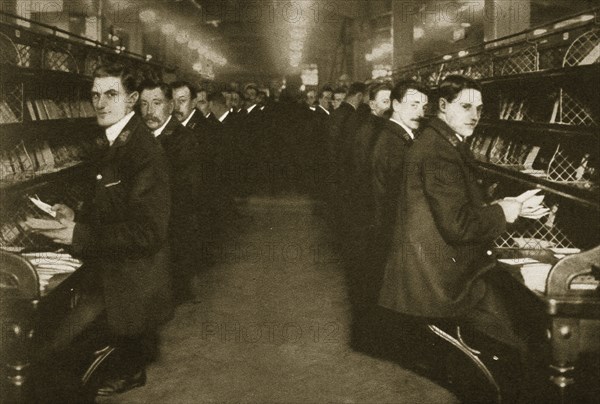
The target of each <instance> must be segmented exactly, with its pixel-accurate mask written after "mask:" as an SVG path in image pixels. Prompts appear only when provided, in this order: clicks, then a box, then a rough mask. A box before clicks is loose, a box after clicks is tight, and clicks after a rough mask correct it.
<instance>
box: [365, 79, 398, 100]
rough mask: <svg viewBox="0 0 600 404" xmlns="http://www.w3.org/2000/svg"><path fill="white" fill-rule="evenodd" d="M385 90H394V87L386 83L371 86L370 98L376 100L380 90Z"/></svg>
mask: <svg viewBox="0 0 600 404" xmlns="http://www.w3.org/2000/svg"><path fill="white" fill-rule="evenodd" d="M384 90H388V91H392V88H391V87H390V86H389V85H387V84H385V83H382V84H376V85H374V86H371V88H370V89H369V100H374V99H375V97H377V94H378V93H379V92H380V91H384Z"/></svg>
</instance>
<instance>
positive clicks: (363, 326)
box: [349, 81, 427, 350]
mask: <svg viewBox="0 0 600 404" xmlns="http://www.w3.org/2000/svg"><path fill="white" fill-rule="evenodd" d="M372 91H373V100H372V102H371V106H372V110H373V111H374V114H371V116H370V117H369V118H367V123H366V124H365V125H363V126H362V127H361V129H360V130H359V132H358V134H357V136H355V137H354V139H355V142H360V143H359V144H358V145H355V146H354V149H355V150H353V152H354V153H353V157H354V156H356V157H355V158H354V159H353V165H352V168H353V169H354V175H352V177H353V178H354V179H355V181H357V182H356V183H355V186H354V193H355V194H354V197H353V198H352V199H351V200H352V201H357V202H358V203H359V205H358V206H355V207H354V210H355V213H354V214H353V215H352V216H351V217H352V225H351V226H350V229H351V230H353V232H352V236H353V237H352V239H353V240H356V241H355V243H356V245H355V246H354V248H352V249H351V251H352V253H353V254H355V255H353V256H352V259H351V260H350V262H352V263H356V265H354V266H353V267H352V268H351V269H350V270H349V271H350V289H349V291H350V295H351V297H352V299H351V301H352V303H353V309H354V310H353V329H352V331H353V334H352V337H353V340H352V342H353V343H354V346H355V347H356V348H359V349H367V350H372V349H373V350H375V349H380V348H381V347H382V345H383V344H382V343H381V342H380V341H379V340H378V339H377V338H379V337H380V336H382V335H384V334H383V333H380V331H382V330H379V329H378V328H377V326H376V325H375V324H376V320H377V315H378V314H379V312H378V310H376V307H377V297H378V293H379V289H380V285H381V279H382V278H383V267H384V260H385V258H386V254H387V253H388V251H389V244H390V239H391V236H390V234H391V232H392V230H393V229H394V221H395V213H396V204H397V201H398V190H399V184H400V179H401V172H402V164H403V162H404V155H405V152H406V150H407V149H408V147H410V145H411V144H412V142H413V139H414V134H413V133H412V131H413V130H416V129H417V128H418V126H419V121H420V119H421V118H422V117H423V116H424V111H425V106H426V105H427V95H426V93H427V91H426V89H425V88H423V86H421V85H420V84H419V83H416V82H414V81H403V82H400V83H398V84H397V85H396V86H394V88H393V89H392V90H391V91H390V90H389V87H387V90H386V87H373V88H372ZM390 100H391V105H392V116H391V118H390V119H388V120H386V119H383V118H380V117H378V116H377V115H375V113H379V114H381V115H383V113H384V112H385V110H386V108H385V107H386V106H389V105H390ZM365 192H367V193H368V194H367V195H365V194H364V193H365Z"/></svg>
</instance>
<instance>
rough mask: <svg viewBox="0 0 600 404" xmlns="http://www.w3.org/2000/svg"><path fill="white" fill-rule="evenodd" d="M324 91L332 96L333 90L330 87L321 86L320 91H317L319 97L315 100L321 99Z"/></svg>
mask: <svg viewBox="0 0 600 404" xmlns="http://www.w3.org/2000/svg"><path fill="white" fill-rule="evenodd" d="M325 91H329V92H330V93H332V94H333V88H331V86H323V87H321V90H319V96H318V97H317V98H318V99H321V98H323V95H324V94H325Z"/></svg>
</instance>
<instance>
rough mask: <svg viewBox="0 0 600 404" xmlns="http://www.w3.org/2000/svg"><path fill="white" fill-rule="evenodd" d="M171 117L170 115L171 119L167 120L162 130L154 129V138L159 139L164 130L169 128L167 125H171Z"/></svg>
mask: <svg viewBox="0 0 600 404" xmlns="http://www.w3.org/2000/svg"><path fill="white" fill-rule="evenodd" d="M171 118H172V117H171V115H169V117H168V118H167V120H166V121H165V123H163V124H162V126H161V127H160V128H157V129H154V131H152V133H154V137H159V136H160V134H161V133H162V131H163V130H165V127H166V126H167V124H168V123H169V121H170V120H171Z"/></svg>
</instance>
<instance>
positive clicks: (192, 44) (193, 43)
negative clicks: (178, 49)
mask: <svg viewBox="0 0 600 404" xmlns="http://www.w3.org/2000/svg"><path fill="white" fill-rule="evenodd" d="M201 46H202V44H201V43H200V41H197V40H193V41H189V42H188V48H190V49H198V48H200V47H201Z"/></svg>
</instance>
